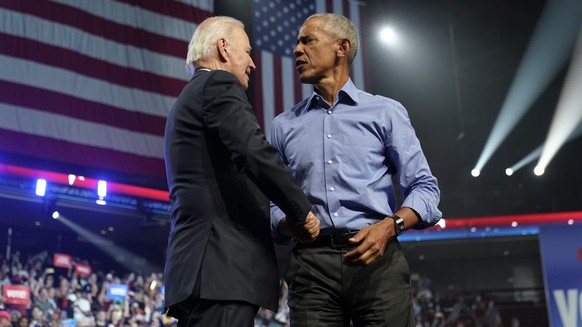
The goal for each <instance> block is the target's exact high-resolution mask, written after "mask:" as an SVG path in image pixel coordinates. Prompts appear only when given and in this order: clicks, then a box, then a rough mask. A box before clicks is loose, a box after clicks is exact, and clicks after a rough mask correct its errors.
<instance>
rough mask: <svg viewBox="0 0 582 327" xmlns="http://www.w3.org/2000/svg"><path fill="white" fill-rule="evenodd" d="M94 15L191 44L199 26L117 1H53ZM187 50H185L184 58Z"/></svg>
mask: <svg viewBox="0 0 582 327" xmlns="http://www.w3.org/2000/svg"><path fill="white" fill-rule="evenodd" d="M52 1H53V2H58V3H60V4H65V5H67V6H69V7H73V8H77V9H80V10H82V11H85V12H88V13H90V14H92V15H95V16H98V17H101V18H104V19H107V20H110V21H113V22H116V23H119V24H122V25H127V26H131V27H135V28H139V29H142V30H145V31H148V32H152V33H155V34H160V35H163V36H167V37H171V38H174V39H178V40H183V41H185V42H189V41H190V38H191V37H192V33H193V32H194V29H195V28H196V26H198V25H197V24H195V23H193V22H188V21H185V20H181V19H178V18H175V17H168V16H165V15H162V14H159V13H155V12H152V11H148V10H145V9H142V8H139V7H136V6H131V5H128V4H125V3H121V2H115V1H104V0H101V1H87V0H84V1H79V0H52ZM185 53H186V49H184V56H185Z"/></svg>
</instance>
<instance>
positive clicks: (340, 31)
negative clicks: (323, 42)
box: [305, 13, 360, 66]
mask: <svg viewBox="0 0 582 327" xmlns="http://www.w3.org/2000/svg"><path fill="white" fill-rule="evenodd" d="M314 18H322V20H321V22H319V23H318V25H319V27H320V28H321V29H323V30H324V31H325V32H326V33H328V34H329V35H331V36H332V37H334V38H335V39H336V40H339V39H348V40H349V41H350V43H351V44H352V49H351V50H350V52H349V53H348V65H350V66H351V65H352V62H353V61H354V58H356V54H358V49H359V47H360V41H359V39H358V31H357V30H356V26H354V23H352V21H351V20H350V19H348V18H347V17H345V16H342V15H338V14H331V13H325V14H321V13H320V14H313V15H311V16H309V17H307V19H306V20H305V21H308V20H310V19H314Z"/></svg>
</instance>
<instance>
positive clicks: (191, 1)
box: [176, 0, 214, 12]
mask: <svg viewBox="0 0 582 327" xmlns="http://www.w3.org/2000/svg"><path fill="white" fill-rule="evenodd" d="M176 1H178V2H181V3H185V4H187V5H190V6H192V7H196V8H200V9H202V10H206V11H208V12H213V11H214V0H176Z"/></svg>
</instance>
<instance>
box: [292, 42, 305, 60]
mask: <svg viewBox="0 0 582 327" xmlns="http://www.w3.org/2000/svg"><path fill="white" fill-rule="evenodd" d="M302 53H303V49H302V47H301V44H298V45H296V46H295V49H293V55H294V56H295V57H299V56H300V55H301V54H302Z"/></svg>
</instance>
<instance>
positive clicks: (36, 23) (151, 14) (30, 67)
mask: <svg viewBox="0 0 582 327" xmlns="http://www.w3.org/2000/svg"><path fill="white" fill-rule="evenodd" d="M213 6H214V4H213V0H178V1H140V0H117V1H112V0H99V1H94V0H51V1H48V0H38V1H32V0H26V1H25V0H0V152H4V153H14V154H17V155H20V156H27V157H33V158H38V159H39V161H42V160H43V159H48V160H53V161H57V162H65V163H69V164H72V165H77V166H86V167H94V168H98V169H104V170H111V171H116V172H121V173H129V174H137V175H143V176H149V177H157V178H163V176H165V171H164V163H163V132H164V125H165V118H166V115H167V113H168V111H169V109H170V108H171V105H172V103H173V102H174V101H175V99H176V97H177V95H178V94H179V92H180V91H181V89H182V87H183V86H184V84H185V82H186V81H187V80H188V79H189V75H188V74H187V73H186V71H185V69H184V63H185V55H186V51H187V46H188V42H189V40H190V37H191V35H192V32H193V30H194V29H195V28H196V26H197V24H198V23H200V22H201V21H203V20H204V19H205V18H206V17H208V16H210V15H211V14H212V11H213Z"/></svg>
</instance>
